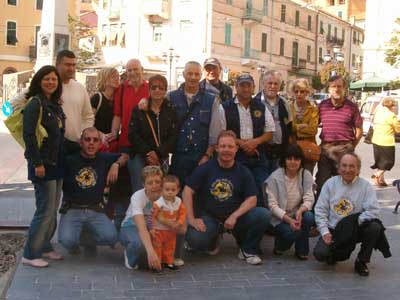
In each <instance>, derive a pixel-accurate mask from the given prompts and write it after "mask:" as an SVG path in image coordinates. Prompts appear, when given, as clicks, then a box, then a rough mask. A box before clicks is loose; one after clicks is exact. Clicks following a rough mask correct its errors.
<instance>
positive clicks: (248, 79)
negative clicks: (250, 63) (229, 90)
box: [236, 74, 254, 85]
mask: <svg viewBox="0 0 400 300" xmlns="http://www.w3.org/2000/svg"><path fill="white" fill-rule="evenodd" d="M243 82H248V83H251V84H254V79H253V77H252V76H251V75H250V74H240V75H239V76H238V77H237V78H236V83H237V84H238V85H239V84H242V83H243Z"/></svg>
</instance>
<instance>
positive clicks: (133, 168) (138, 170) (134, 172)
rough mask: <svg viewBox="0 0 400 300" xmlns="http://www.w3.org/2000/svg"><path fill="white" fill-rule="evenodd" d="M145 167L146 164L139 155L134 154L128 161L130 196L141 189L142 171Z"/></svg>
mask: <svg viewBox="0 0 400 300" xmlns="http://www.w3.org/2000/svg"><path fill="white" fill-rule="evenodd" d="M145 166H146V162H145V161H144V159H143V156H142V155H141V154H136V155H135V156H134V157H133V158H132V159H129V161H128V171H129V176H130V179H131V187H132V194H133V193H135V192H136V191H138V190H141V189H142V188H143V182H142V169H143V168H144V167H145Z"/></svg>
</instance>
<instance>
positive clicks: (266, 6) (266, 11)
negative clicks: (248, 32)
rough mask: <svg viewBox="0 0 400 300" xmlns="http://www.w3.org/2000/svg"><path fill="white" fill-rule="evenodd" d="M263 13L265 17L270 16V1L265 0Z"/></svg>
mask: <svg viewBox="0 0 400 300" xmlns="http://www.w3.org/2000/svg"><path fill="white" fill-rule="evenodd" d="M263 13H264V16H268V0H264V5H263Z"/></svg>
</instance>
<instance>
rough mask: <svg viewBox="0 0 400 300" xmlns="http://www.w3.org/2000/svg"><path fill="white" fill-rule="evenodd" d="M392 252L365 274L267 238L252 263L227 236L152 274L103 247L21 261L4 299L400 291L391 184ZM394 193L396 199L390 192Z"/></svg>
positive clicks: (346, 295)
mask: <svg viewBox="0 0 400 300" xmlns="http://www.w3.org/2000/svg"><path fill="white" fill-rule="evenodd" d="M378 197H379V199H380V203H381V205H382V206H383V209H382V218H383V220H384V224H385V226H386V227H387V231H386V232H387V236H388V239H389V241H390V244H391V247H392V248H391V249H392V253H393V257H392V258H390V259H384V258H383V257H382V255H381V254H380V253H379V252H374V255H373V257H372V263H371V264H370V272H371V274H370V276H369V277H367V278H363V277H359V276H358V275H356V274H355V273H354V272H353V260H354V255H353V257H352V259H351V260H349V261H346V262H342V263H338V264H337V265H336V266H327V265H324V264H320V263H318V262H316V261H315V260H314V259H313V258H312V257H311V258H310V260H309V261H306V262H302V261H298V260H297V259H295V258H294V256H293V252H292V251H290V252H289V253H288V254H287V255H285V256H283V257H276V256H273V255H272V254H271V252H272V238H271V237H270V236H265V238H264V240H263V244H262V249H263V251H264V254H263V259H264V263H263V264H262V265H261V266H250V265H247V264H246V263H244V262H243V261H240V260H239V259H237V248H236V246H235V243H234V241H233V239H232V237H230V236H229V235H226V236H224V239H223V241H222V250H221V253H220V254H219V255H217V256H215V257H209V256H205V255H200V254H187V255H186V258H185V261H186V265H185V266H184V267H182V268H181V269H180V270H179V271H177V272H166V273H165V274H163V275H157V274H154V273H152V272H150V271H144V270H139V271H132V270H128V269H126V268H125V267H124V266H123V254H122V249H121V247H117V248H116V249H109V248H106V247H103V248H100V249H99V252H98V255H97V257H90V258H88V257H85V256H84V255H80V256H69V255H66V257H65V260H64V261H61V262H54V263H51V266H50V267H49V268H47V269H43V270H37V269H33V268H30V267H26V266H22V265H19V266H18V268H17V271H16V274H15V277H14V280H13V282H12V285H11V287H10V289H9V291H8V296H7V299H9V300H22V299H41V300H44V299H46V300H47V299H52V300H53V299H60V300H61V299H64V300H67V299H68V300H72V299H185V298H187V299H229V300H232V299H298V300H300V299H307V300H312V299H313V300H317V299H319V300H322V299H324V300H333V299H348V300H372V299H373V300H375V299H378V298H382V299H385V300H395V299H397V300H398V299H400V285H399V278H400V258H399V254H400V234H399V231H400V225H399V224H400V222H399V220H400V215H395V214H393V213H392V210H393V206H394V203H395V200H397V199H398V198H399V195H398V194H397V191H395V190H394V188H387V189H384V190H379V191H378ZM394 199H395V200H394ZM315 242H316V239H312V242H311V244H312V246H313V245H314V244H315Z"/></svg>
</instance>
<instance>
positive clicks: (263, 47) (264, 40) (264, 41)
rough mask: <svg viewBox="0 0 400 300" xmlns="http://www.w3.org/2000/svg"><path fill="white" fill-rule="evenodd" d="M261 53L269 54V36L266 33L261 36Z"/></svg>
mask: <svg viewBox="0 0 400 300" xmlns="http://www.w3.org/2000/svg"><path fill="white" fill-rule="evenodd" d="M261 52H267V34H266V33H264V32H263V33H262V35H261Z"/></svg>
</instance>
